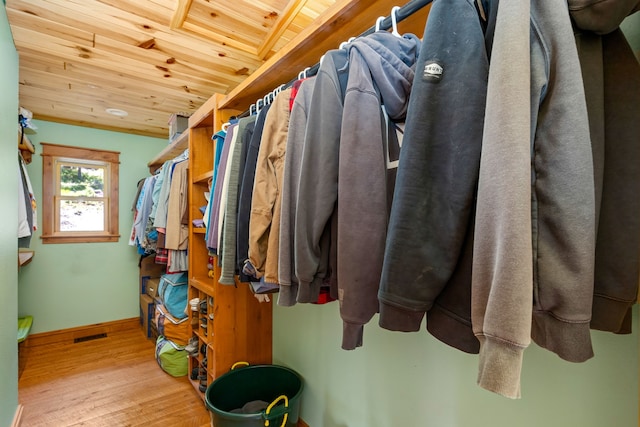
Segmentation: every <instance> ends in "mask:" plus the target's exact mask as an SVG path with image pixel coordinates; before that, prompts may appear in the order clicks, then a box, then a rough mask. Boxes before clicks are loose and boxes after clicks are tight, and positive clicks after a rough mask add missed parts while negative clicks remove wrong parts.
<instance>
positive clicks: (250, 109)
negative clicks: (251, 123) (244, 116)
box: [249, 104, 256, 116]
mask: <svg viewBox="0 0 640 427" xmlns="http://www.w3.org/2000/svg"><path fill="white" fill-rule="evenodd" d="M255 106H256V105H255V104H251V105H249V115H250V116H253V108H254V107H255Z"/></svg>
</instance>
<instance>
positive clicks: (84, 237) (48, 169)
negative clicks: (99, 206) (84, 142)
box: [40, 142, 120, 243]
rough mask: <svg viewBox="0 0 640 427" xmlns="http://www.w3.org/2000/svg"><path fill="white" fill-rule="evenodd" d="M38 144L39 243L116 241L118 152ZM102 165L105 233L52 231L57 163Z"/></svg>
mask: <svg viewBox="0 0 640 427" xmlns="http://www.w3.org/2000/svg"><path fill="white" fill-rule="evenodd" d="M41 145H42V154H41V156H42V235H41V236H40V238H41V239H42V243H100V242H117V241H118V240H119V239H120V232H119V225H118V217H119V207H118V201H119V200H118V197H119V196H118V193H119V185H118V176H119V167H120V152H119V151H108V150H99V149H94V148H82V147H72V146H68V145H58V144H50V143H46V142H43V143H41ZM69 160H71V161H77V162H79V163H85V162H89V163H91V162H98V163H103V164H105V165H106V166H107V168H108V169H109V173H108V175H109V176H108V183H106V184H107V186H108V191H107V193H108V196H106V194H105V196H106V198H108V200H109V201H108V203H106V205H105V210H106V212H105V220H106V221H107V227H106V230H105V231H56V217H57V215H56V207H55V195H56V194H57V188H56V187H57V182H58V180H57V178H56V176H57V171H56V162H57V161H69Z"/></svg>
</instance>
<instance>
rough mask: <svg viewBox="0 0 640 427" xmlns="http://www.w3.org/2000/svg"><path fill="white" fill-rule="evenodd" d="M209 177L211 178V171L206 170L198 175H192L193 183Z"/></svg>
mask: <svg viewBox="0 0 640 427" xmlns="http://www.w3.org/2000/svg"><path fill="white" fill-rule="evenodd" d="M209 178H213V171H212V170H210V171H207V172H205V173H203V174H200V175H198V176H195V177H193V183H194V184H198V183H201V182H207V180H209Z"/></svg>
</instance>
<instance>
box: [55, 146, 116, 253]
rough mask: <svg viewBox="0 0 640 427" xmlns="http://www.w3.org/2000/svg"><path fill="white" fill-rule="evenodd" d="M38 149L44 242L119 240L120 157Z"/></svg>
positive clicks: (97, 152)
mask: <svg viewBox="0 0 640 427" xmlns="http://www.w3.org/2000/svg"><path fill="white" fill-rule="evenodd" d="M42 146H43V153H42V156H43V174H42V178H43V182H42V184H43V185H42V187H43V203H42V205H43V206H42V210H43V227H42V229H43V231H42V239H43V242H44V243H71V242H113V241H117V240H118V237H119V235H118V165H119V153H118V152H115V151H104V150H94V149H87V148H78V147H68V146H64V145H53V144H47V143H43V144H42Z"/></svg>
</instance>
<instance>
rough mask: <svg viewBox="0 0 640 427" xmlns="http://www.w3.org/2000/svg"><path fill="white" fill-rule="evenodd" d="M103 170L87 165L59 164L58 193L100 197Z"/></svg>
mask: <svg viewBox="0 0 640 427" xmlns="http://www.w3.org/2000/svg"><path fill="white" fill-rule="evenodd" d="M104 178H105V170H104V168H103V167H92V166H87V165H74V164H62V165H60V195H61V196H75V197H102V196H103V191H104Z"/></svg>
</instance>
